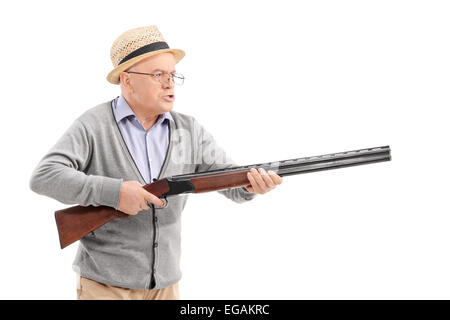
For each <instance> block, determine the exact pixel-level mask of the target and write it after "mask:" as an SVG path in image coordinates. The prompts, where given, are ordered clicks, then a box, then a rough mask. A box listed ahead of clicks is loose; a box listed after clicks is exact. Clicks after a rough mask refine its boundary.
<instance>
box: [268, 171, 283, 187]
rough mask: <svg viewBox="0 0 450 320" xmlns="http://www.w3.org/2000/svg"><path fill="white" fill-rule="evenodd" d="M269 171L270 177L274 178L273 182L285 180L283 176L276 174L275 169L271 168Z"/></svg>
mask: <svg viewBox="0 0 450 320" xmlns="http://www.w3.org/2000/svg"><path fill="white" fill-rule="evenodd" d="M267 173H268V174H269V177H270V178H271V179H272V181H273V183H275V184H281V183H282V182H283V178H282V177H280V176H279V175H278V174H276V173H275V172H274V171H272V170H269V171H267Z"/></svg>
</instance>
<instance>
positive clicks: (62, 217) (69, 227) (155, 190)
mask: <svg viewBox="0 0 450 320" xmlns="http://www.w3.org/2000/svg"><path fill="white" fill-rule="evenodd" d="M390 152H391V151H390V148H389V146H384V147H376V148H370V149H360V150H353V151H347V152H341V153H335V154H326V155H321V156H314V157H305V158H298V159H290V160H283V161H277V162H269V163H260V164H254V165H248V166H241V167H231V168H226V169H220V170H212V171H206V172H199V173H191V174H183V175H177V176H173V177H169V178H163V179H161V180H157V181H155V182H152V183H149V184H147V185H145V186H143V188H144V189H145V190H147V191H148V192H150V193H152V194H154V195H155V196H156V197H158V198H162V197H167V196H173V195H177V194H183V193H201V192H210V191H218V190H224V189H229V188H236V187H243V186H248V185H250V182H249V180H248V179H247V172H248V171H250V169H251V168H258V167H262V168H264V169H266V170H273V171H275V172H276V173H277V174H278V175H280V176H288V175H294V174H301V173H308V172H315V171H322V170H329V169H338V168H344V167H349V166H355V165H362V164H370V163H376V162H381V161H389V160H391V153H390ZM116 218H121V219H127V218H128V214H126V213H123V212H121V211H119V210H116V209H114V208H112V207H107V206H97V207H95V206H74V207H70V208H66V209H63V210H58V211H56V212H55V219H56V226H57V228H58V234H59V241H60V244H61V249H63V248H65V247H67V246H68V245H70V244H71V243H73V242H75V241H77V240H80V239H81V238H83V237H84V236H86V235H87V234H89V233H90V232H92V231H94V230H96V229H98V228H100V227H101V226H103V225H104V224H105V223H108V222H109V221H111V220H113V219H116Z"/></svg>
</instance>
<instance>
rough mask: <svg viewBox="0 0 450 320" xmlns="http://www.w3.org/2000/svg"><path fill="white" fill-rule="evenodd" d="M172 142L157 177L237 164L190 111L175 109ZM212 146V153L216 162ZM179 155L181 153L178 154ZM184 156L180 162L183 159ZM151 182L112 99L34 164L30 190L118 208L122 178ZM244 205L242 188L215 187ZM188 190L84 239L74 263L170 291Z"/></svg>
mask: <svg viewBox="0 0 450 320" xmlns="http://www.w3.org/2000/svg"><path fill="white" fill-rule="evenodd" d="M171 115H172V117H173V119H174V122H175V124H172V123H171V122H169V132H170V141H169V146H168V151H167V154H166V158H165V161H164V163H163V166H162V169H161V173H160V176H159V178H164V177H169V176H172V175H177V174H183V173H190V172H201V171H207V170H214V169H220V168H225V167H230V166H233V165H236V164H235V163H234V162H233V161H232V160H231V159H230V158H229V157H227V156H226V154H225V152H224V151H223V150H222V149H221V148H220V147H219V146H218V145H217V144H216V142H215V141H214V139H213V137H212V136H211V134H209V133H208V132H207V131H206V130H205V129H204V128H203V127H202V126H201V125H200V124H199V123H198V121H196V120H195V119H194V118H193V117H192V116H188V115H185V114H182V113H179V112H175V111H171ZM211 148H212V149H214V150H215V153H214V159H226V161H211V154H210V153H211ZM180 155H182V156H180ZM180 159H182V160H183V161H180ZM128 180H137V181H139V182H140V183H141V184H143V185H144V184H146V182H145V181H144V179H143V178H142V176H141V174H140V172H139V170H138V168H137V166H136V164H135V163H134V161H133V158H132V156H131V155H130V153H129V151H128V149H127V146H126V144H125V141H124V139H123V137H122V135H121V133H120V130H119V128H118V126H117V123H116V121H115V119H114V114H113V110H112V106H111V101H108V102H105V103H102V104H99V105H97V106H95V107H93V108H91V109H89V110H87V111H86V112H84V113H83V114H82V115H81V116H80V117H78V118H77V119H76V120H75V121H74V122H73V124H72V125H71V126H70V128H69V129H68V130H67V131H66V132H65V133H64V134H63V136H62V137H61V138H60V139H59V140H58V141H57V143H56V144H55V145H54V146H53V147H52V148H51V149H50V151H49V152H48V153H47V154H46V155H45V156H44V157H43V159H42V160H41V161H40V162H39V164H38V165H37V167H36V168H35V169H34V171H33V173H32V175H31V179H30V188H31V190H33V191H34V192H36V193H38V194H41V195H45V196H48V197H51V198H54V199H56V200H58V201H60V202H62V203H64V204H67V205H75V204H79V205H82V206H88V205H93V206H99V205H106V206H110V207H114V208H115V209H117V206H118V202H119V196H120V189H121V185H122V181H128ZM218 192H219V193H221V194H223V195H224V196H226V197H228V198H230V199H231V200H233V201H235V202H238V203H241V202H244V201H247V200H251V199H253V198H254V197H255V194H253V193H250V192H248V191H246V190H245V189H244V188H233V189H227V190H223V191H218ZM187 198H188V195H178V196H173V197H170V198H169V203H168V205H167V206H166V207H165V208H162V209H155V207H154V206H151V207H150V209H148V210H143V211H141V212H139V213H138V214H137V215H131V216H130V217H129V219H126V220H123V219H115V220H113V221H111V222H109V223H107V224H105V225H104V226H102V227H101V228H99V229H97V230H95V231H94V232H93V233H91V234H89V235H87V236H85V237H84V238H83V239H81V240H80V242H79V246H78V251H77V255H76V257H75V261H74V262H73V269H74V271H75V272H77V273H78V274H80V275H81V276H83V277H86V278H89V279H92V280H95V281H98V282H101V283H104V284H107V285H113V286H119V287H123V288H133V289H158V288H165V287H167V286H170V285H172V284H174V283H176V282H178V281H179V280H180V278H181V271H180V231H181V229H180V227H181V226H180V223H181V221H180V217H181V212H182V210H183V208H184V206H185V204H186V200H187Z"/></svg>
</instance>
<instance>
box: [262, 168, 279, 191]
mask: <svg viewBox="0 0 450 320" xmlns="http://www.w3.org/2000/svg"><path fill="white" fill-rule="evenodd" d="M259 173H260V174H261V177H262V179H263V180H264V182H265V183H266V188H267V189H273V188H275V187H276V184H275V183H274V182H273V181H272V179H271V178H270V177H269V174H268V173H267V172H266V170H265V169H264V168H259Z"/></svg>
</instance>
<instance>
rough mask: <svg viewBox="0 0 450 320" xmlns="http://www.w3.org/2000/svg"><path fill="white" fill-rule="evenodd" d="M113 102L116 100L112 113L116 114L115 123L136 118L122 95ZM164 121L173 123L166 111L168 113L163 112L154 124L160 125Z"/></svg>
mask: <svg viewBox="0 0 450 320" xmlns="http://www.w3.org/2000/svg"><path fill="white" fill-rule="evenodd" d="M115 100H116V102H115V108H114V112H115V114H116V121H117V123H119V122H120V121H122V119H124V118H126V117H129V116H134V117H135V118H136V115H135V114H134V112H133V110H132V109H131V108H130V106H129V105H128V103H127V101H126V100H125V98H124V97H123V96H122V95H120V96H119V97H117V98H116V99H115ZM165 119H168V120H169V121H172V122H174V120H173V118H172V115H171V114H170V112H169V111H168V112H164V113H162V114H160V115H159V117H158V120H156V123H155V124H160V123H162V122H163V121H164V120H165Z"/></svg>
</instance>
